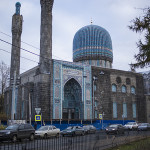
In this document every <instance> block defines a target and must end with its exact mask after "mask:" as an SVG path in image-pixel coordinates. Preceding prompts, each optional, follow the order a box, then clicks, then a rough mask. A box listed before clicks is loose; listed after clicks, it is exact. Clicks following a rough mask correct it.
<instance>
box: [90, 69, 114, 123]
mask: <svg viewBox="0 0 150 150" xmlns="http://www.w3.org/2000/svg"><path fill="white" fill-rule="evenodd" d="M101 71H102V72H103V73H104V74H100V72H101ZM94 76H95V77H97V80H96V81H95V82H94V84H95V85H96V90H95V92H94V99H95V101H97V108H95V109H96V110H97V111H98V112H97V113H98V114H102V113H103V112H104V113H105V115H104V118H105V119H106V120H107V119H111V116H112V115H111V114H112V109H111V94H110V92H111V84H110V71H109V70H106V69H102V68H99V67H92V79H93V77H94ZM92 91H93V90H92Z"/></svg>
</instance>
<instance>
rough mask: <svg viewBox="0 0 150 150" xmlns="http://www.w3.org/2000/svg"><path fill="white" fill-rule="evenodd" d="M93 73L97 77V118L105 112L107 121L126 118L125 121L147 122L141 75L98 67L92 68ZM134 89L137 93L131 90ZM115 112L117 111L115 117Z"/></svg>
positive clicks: (95, 95) (95, 93)
mask: <svg viewBox="0 0 150 150" xmlns="http://www.w3.org/2000/svg"><path fill="white" fill-rule="evenodd" d="M92 73H93V74H92V76H95V77H97V80H96V81H95V83H94V84H95V86H96V90H95V92H94V99H95V101H96V103H97V104H96V107H95V110H96V111H97V118H98V114H102V113H103V112H104V114H105V115H104V119H105V120H122V119H123V118H124V119H125V120H136V121H140V122H143V121H146V117H145V116H146V111H145V97H144V90H142V89H144V87H143V80H142V75H141V74H138V73H133V72H129V71H120V70H115V69H104V68H98V67H92ZM113 85H115V86H116V91H112V90H113V89H112V86H113ZM124 87H125V89H126V90H125V91H124ZM132 87H134V88H135V93H134V92H133V91H132V90H131V89H132ZM113 103H115V104H116V108H115V109H116V110H113V109H114V108H113V106H114V105H113ZM123 109H124V110H123ZM114 111H116V115H115V116H114Z"/></svg>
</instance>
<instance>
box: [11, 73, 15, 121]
mask: <svg viewBox="0 0 150 150" xmlns="http://www.w3.org/2000/svg"><path fill="white" fill-rule="evenodd" d="M15 98H16V71H14V78H13V86H12V107H11V120H14V119H15V118H14V114H15Z"/></svg>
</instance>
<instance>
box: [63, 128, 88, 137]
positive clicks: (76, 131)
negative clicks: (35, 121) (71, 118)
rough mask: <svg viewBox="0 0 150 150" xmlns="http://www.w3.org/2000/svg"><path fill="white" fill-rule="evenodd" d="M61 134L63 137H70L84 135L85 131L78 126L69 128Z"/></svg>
mask: <svg viewBox="0 0 150 150" xmlns="http://www.w3.org/2000/svg"><path fill="white" fill-rule="evenodd" d="M61 134H62V136H65V135H71V136H75V135H84V134H85V131H84V129H83V128H82V127H80V126H70V127H68V128H67V129H65V130H63V131H61Z"/></svg>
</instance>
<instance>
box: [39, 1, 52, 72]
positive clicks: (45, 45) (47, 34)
mask: <svg viewBox="0 0 150 150" xmlns="http://www.w3.org/2000/svg"><path fill="white" fill-rule="evenodd" d="M40 2H41V34H40V37H41V39H40V72H41V73H49V72H50V62H51V61H50V60H52V8H53V2H54V0H40Z"/></svg>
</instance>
